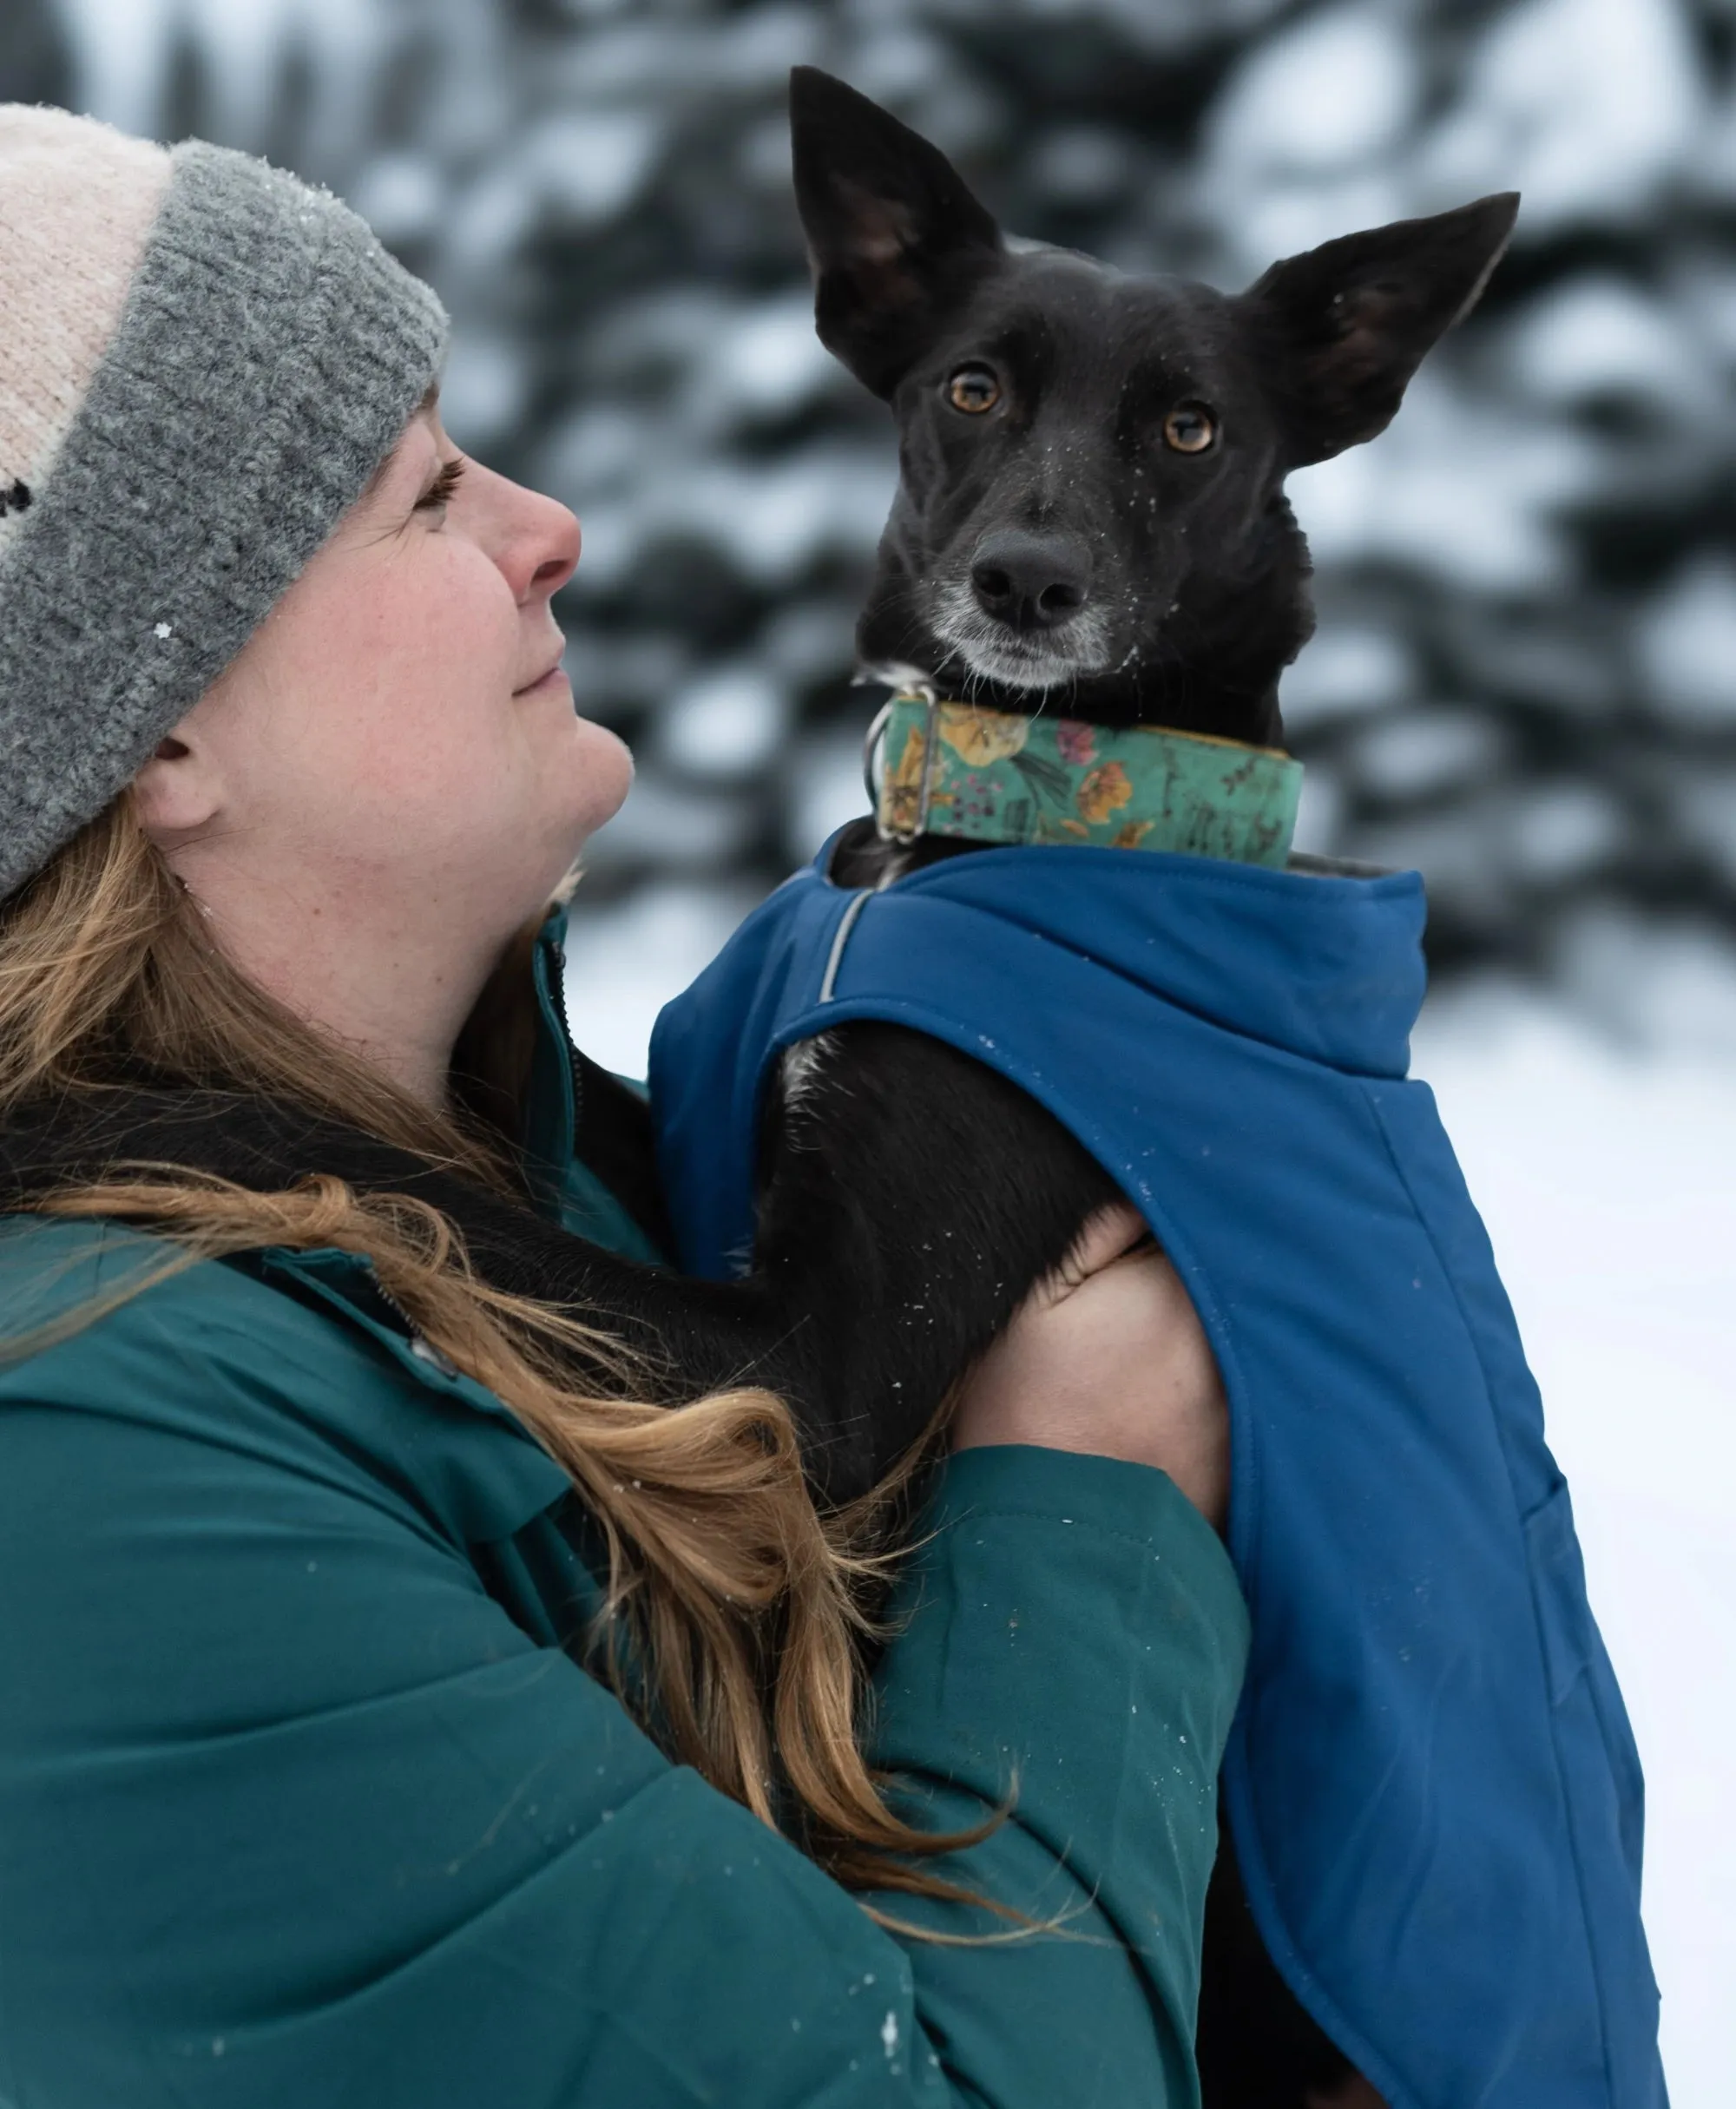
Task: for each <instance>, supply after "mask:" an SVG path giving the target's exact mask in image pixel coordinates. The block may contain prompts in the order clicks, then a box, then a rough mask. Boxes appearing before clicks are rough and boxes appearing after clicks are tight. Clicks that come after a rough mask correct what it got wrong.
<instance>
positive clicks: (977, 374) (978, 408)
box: [946, 366, 1001, 417]
mask: <svg viewBox="0 0 1736 2109" xmlns="http://www.w3.org/2000/svg"><path fill="white" fill-rule="evenodd" d="M946 399H947V401H948V402H949V403H950V404H951V405H952V407H953V409H954V410H961V411H965V412H967V413H968V415H970V417H981V416H982V414H983V411H991V410H993V409H994V407H995V405H996V404H997V403H998V402H999V401H1000V399H1001V384H1000V383H999V382H998V381H997V380H996V378H995V377H994V375H993V374H992V373H990V371H989V369H988V368H987V367H986V366H961V367H960V368H959V369H958V371H957V373H955V374H954V375H953V377H952V378H951V379H950V381H949V382H948V383H947V384H946Z"/></svg>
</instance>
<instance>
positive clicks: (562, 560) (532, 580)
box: [519, 491, 583, 601]
mask: <svg viewBox="0 0 1736 2109" xmlns="http://www.w3.org/2000/svg"><path fill="white" fill-rule="evenodd" d="M524 495H525V496H526V498H528V499H529V501H530V502H531V503H532V504H533V505H534V506H535V507H536V511H537V517H536V523H535V527H534V529H533V530H532V533H531V537H530V547H529V556H530V561H531V565H532V568H531V570H530V575H529V579H528V580H527V581H526V583H525V586H524V588H523V592H522V593H521V595H520V596H519V597H520V598H521V599H522V600H525V601H532V600H542V601H547V600H551V599H552V598H553V597H554V595H556V594H557V593H558V592H559V591H560V590H561V588H562V587H563V586H564V585H565V584H566V582H567V581H568V580H569V578H571V577H572V575H573V574H574V572H575V570H576V569H577V568H578V563H579V548H580V544H581V542H582V540H583V536H582V534H581V532H580V529H579V522H578V516H577V515H576V514H575V512H574V511H573V510H572V509H571V508H570V507H569V506H565V505H562V503H561V502H560V500H559V499H558V498H546V497H544V496H542V494H541V493H540V492H537V491H526V492H525V494H524Z"/></svg>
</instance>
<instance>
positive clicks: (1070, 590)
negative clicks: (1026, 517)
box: [970, 528, 1091, 630]
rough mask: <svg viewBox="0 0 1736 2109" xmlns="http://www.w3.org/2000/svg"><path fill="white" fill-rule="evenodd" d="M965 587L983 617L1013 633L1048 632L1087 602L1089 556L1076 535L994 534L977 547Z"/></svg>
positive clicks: (1008, 531) (1016, 530)
mask: <svg viewBox="0 0 1736 2109" xmlns="http://www.w3.org/2000/svg"><path fill="white" fill-rule="evenodd" d="M970 584H971V587H972V588H973V590H974V591H975V593H976V603H977V606H978V607H979V608H982V610H983V614H987V615H995V616H997V617H998V618H999V619H1000V620H1001V621H1003V622H1009V623H1011V624H1012V626H1013V627H1014V628H1015V629H1019V630H1048V629H1053V628H1054V627H1055V625H1056V624H1057V623H1060V622H1065V621H1066V620H1067V618H1068V617H1069V615H1073V614H1077V613H1078V611H1079V610H1080V609H1081V608H1083V607H1084V605H1085V602H1086V601H1087V599H1088V597H1089V595H1090V591H1091V553H1090V551H1089V550H1088V549H1087V548H1086V547H1085V545H1084V543H1083V542H1081V541H1080V540H1079V539H1078V537H1077V536H1076V535H1034V534H1031V533H1029V532H1028V531H1027V530H1025V529H1021V528H1001V529H996V532H995V533H993V534H992V535H984V536H983V539H982V541H981V542H978V543H977V545H976V556H975V558H974V559H973V561H972V562H971V566H970Z"/></svg>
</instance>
